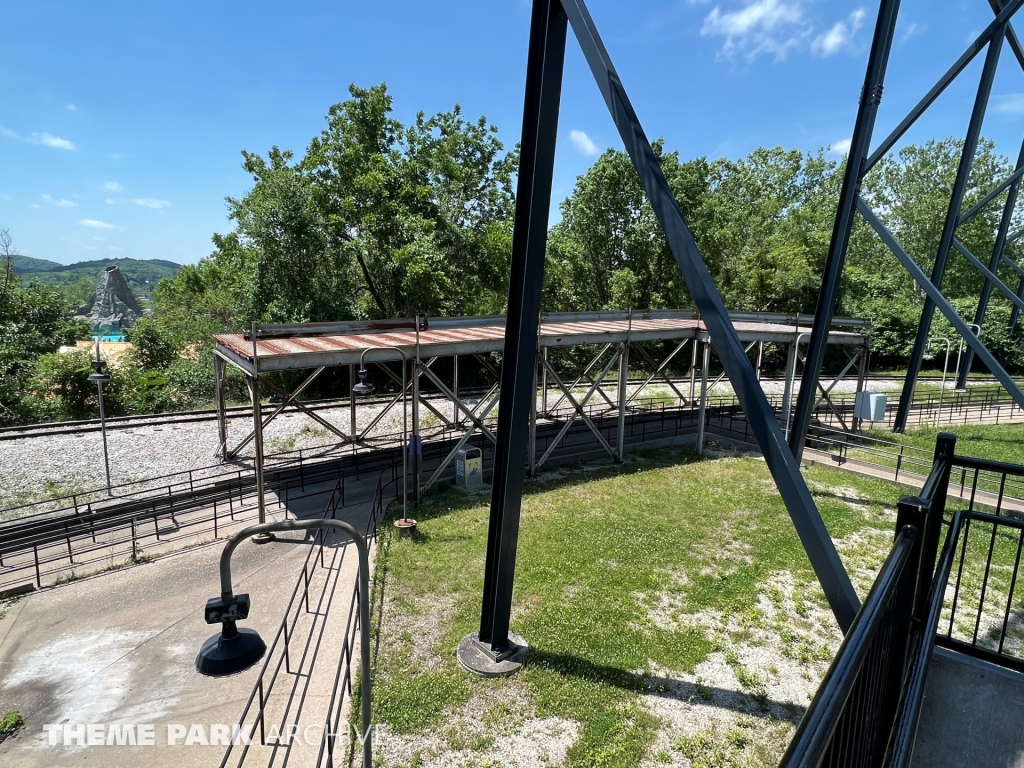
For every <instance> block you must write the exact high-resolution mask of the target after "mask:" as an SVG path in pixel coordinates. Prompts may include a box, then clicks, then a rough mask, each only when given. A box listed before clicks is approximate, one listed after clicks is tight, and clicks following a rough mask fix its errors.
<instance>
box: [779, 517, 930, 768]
mask: <svg viewBox="0 0 1024 768" xmlns="http://www.w3.org/2000/svg"><path fill="white" fill-rule="evenodd" d="M918 538H919V536H918V531H917V529H916V528H914V527H912V526H906V527H905V528H904V529H903V530H902V531H901V532H900V533H899V535H898V536H897V537H896V543H895V545H894V546H893V548H892V551H891V552H890V553H889V557H888V558H887V559H886V561H885V564H884V565H882V568H881V570H880V571H879V574H878V578H877V579H875V583H874V585H873V586H872V588H871V592H870V593H869V594H868V597H867V599H866V600H865V601H864V605H863V606H861V609H860V611H859V612H858V613H857V617H856V618H855V619H854V621H853V625H852V626H851V627H850V631H849V632H848V633H847V635H846V638H845V639H844V640H843V644H842V646H841V647H840V649H839V652H838V653H837V654H836V657H835V660H834V661H833V663H832V666H830V667H829V670H828V672H827V673H826V674H825V679H824V680H823V681H822V684H821V686H820V687H819V688H818V692H817V694H816V695H815V697H814V700H813V701H812V702H811V705H810V707H808V709H807V712H806V713H805V714H804V717H803V719H802V720H801V721H800V726H799V727H798V728H797V731H796V735H794V737H793V740H792V742H790V745H789V749H788V750H787V751H786V754H785V755H784V756H783V758H782V762H780V763H779V765H780V766H785V768H817V766H825V765H827V766H829V768H846V767H847V766H851V767H852V766H871V765H879V764H880V762H881V759H882V756H883V755H884V754H885V748H886V745H887V743H888V739H889V731H888V729H887V728H885V727H884V726H885V724H886V723H891V722H892V718H893V717H894V715H895V713H896V709H897V707H898V705H899V694H900V685H901V683H902V678H903V669H904V666H905V655H906V651H907V642H908V639H909V636H910V627H911V624H910V606H911V603H912V602H913V598H914V586H915V582H916V577H917V573H916V569H915V568H914V560H915V555H916V554H917V552H916V551H915V550H918V551H919V546H918Z"/></svg>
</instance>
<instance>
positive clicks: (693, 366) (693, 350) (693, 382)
mask: <svg viewBox="0 0 1024 768" xmlns="http://www.w3.org/2000/svg"><path fill="white" fill-rule="evenodd" d="M698 346H700V345H699V343H698V342H697V337H696V336H694V337H693V346H692V347H690V404H691V407H692V404H693V400H694V394H695V393H696V390H697V347H698ZM641 349H642V347H641Z"/></svg>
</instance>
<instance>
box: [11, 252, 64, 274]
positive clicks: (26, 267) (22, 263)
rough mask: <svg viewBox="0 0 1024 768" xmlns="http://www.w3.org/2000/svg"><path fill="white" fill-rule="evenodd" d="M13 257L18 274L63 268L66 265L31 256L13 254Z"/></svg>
mask: <svg viewBox="0 0 1024 768" xmlns="http://www.w3.org/2000/svg"><path fill="white" fill-rule="evenodd" d="M11 258H12V260H13V261H14V271H15V272H16V273H18V274H25V273H27V272H45V271H46V270H48V269H62V268H63V267H64V265H63V264H58V263H57V262H56V261H48V260H47V259H34V258H32V257H31V256H13V257H11Z"/></svg>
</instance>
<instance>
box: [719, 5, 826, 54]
mask: <svg viewBox="0 0 1024 768" xmlns="http://www.w3.org/2000/svg"><path fill="white" fill-rule="evenodd" d="M801 2H802V0H792V2H786V0H752V1H751V2H748V3H747V4H746V5H745V6H744V7H743V8H741V9H740V10H738V11H729V12H725V13H723V12H722V9H721V6H715V8H714V9H712V11H711V13H709V14H708V15H707V16H706V17H705V18H704V26H703V27H702V28H701V31H700V33H701V34H702V35H707V36H717V37H724V38H725V42H724V43H723V44H722V51H721V55H722V56H724V57H726V58H732V57H733V56H735V55H736V54H738V53H742V54H744V55H745V56H746V58H747V59H749V60H751V61H752V60H754V59H756V58H757V57H758V56H760V55H761V54H762V53H770V54H774V55H775V58H776V60H780V59H784V58H785V57H786V54H787V53H788V52H789V50H790V49H791V48H793V47H795V46H797V45H799V44H800V41H801V40H803V39H804V38H806V37H807V36H808V35H810V34H811V31H812V27H811V26H810V24H809V23H808V22H807V21H806V19H805V18H804V10H803V7H802V5H801Z"/></svg>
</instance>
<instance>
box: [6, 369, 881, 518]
mask: <svg viewBox="0 0 1024 768" xmlns="http://www.w3.org/2000/svg"><path fill="white" fill-rule="evenodd" d="M896 383H897V382H895V380H893V381H888V380H884V381H874V382H872V383H871V389H873V390H876V391H882V390H885V389H891V388H892V386H895V385H896ZM763 385H764V389H765V391H766V392H767V393H768V394H779V393H781V392H782V390H783V387H784V384H783V382H781V381H765V382H763ZM687 388H688V383H683V384H681V385H679V389H680V390H681V391H682V392H684V393H686V392H687ZM855 388H856V381H855V380H848V381H843V382H840V383H839V384H838V385H837V386H836V388H835V390H834V391H837V392H852V391H854V390H855ZM798 389H799V385H798V386H797V390H798ZM614 390H615V386H614V383H611V385H610V386H608V387H607V388H606V392H607V393H608V395H609V397H610V398H611V399H612V400H614V399H615V395H614ZM634 390H635V387H631V388H630V391H631V392H632V391H634ZM585 392H586V390H585V389H584V390H582V391H578V390H577V391H576V392H574V395H576V397H577V399H578V400H581V399H582V396H583V395H584V394H585ZM577 393H578V394H577ZM671 394H672V393H671V390H670V389H669V387H668V386H667V385H665V384H658V383H657V382H652V384H650V385H649V386H648V387H647V389H646V390H645V392H644V397H665V396H669V395H671ZM711 394H712V395H713V396H719V397H720V396H727V395H730V394H732V390H731V388H730V386H729V384H728V382H727V381H723V382H721V383H720V384H718V385H717V386H716V387H715V388H714V389H713V390H712V393H711ZM557 399H558V397H557V396H556V395H555V394H553V393H552V394H550V395H549V404H550V405H554V403H555V402H556V401H557ZM599 401H600V398H599V396H597V395H595V396H594V397H593V398H592V399H591V402H592V403H596V402H599ZM432 402H433V404H434V405H435V407H436V408H437V409H438V410H439V411H441V412H442V413H444V414H445V415H446V416H447V417H448V418H453V416H454V410H455V409H454V405H453V404H452V403H451V402H450V401H446V400H443V399H436V400H433V401H432ZM468 402H469V403H474V402H475V401H474V400H473V399H469V400H468ZM562 407H567V403H563V404H562ZM382 408H383V405H381V404H366V405H359V406H358V407H357V409H356V414H357V415H356V423H357V425H358V428H359V429H360V430H362V429H363V428H364V427H365V426H366V425H367V424H369V423H370V421H371V420H372V419H373V417H374V416H376V415H377V414H378V413H379V412H380V410H381V409H382ZM267 409H269V406H265V411H264V413H265V414H266V410H267ZM496 411H497V409H495V410H494V411H492V413H491V416H492V417H493V416H495V414H496ZM411 412H412V409H411V407H410V409H409V413H408V415H407V416H408V419H409V424H410V425H411ZM317 413H318V414H319V415H320V416H322V417H323V418H325V419H327V421H329V422H330V423H332V424H334V425H336V426H337V427H339V428H340V429H341V430H342V431H343V432H345V433H348V431H349V429H350V414H349V409H348V407H347V406H340V407H338V408H333V409H329V410H324V411H317ZM420 419H421V427H422V430H423V431H424V432H429V430H430V428H432V427H434V426H436V425H438V424H439V423H440V420H439V419H438V418H437V416H436V415H435V414H433V413H431V412H430V411H429V410H428V409H427V408H425V407H421V409H420ZM401 428H402V411H401V407H398V406H396V407H395V408H393V409H392V410H391V412H390V413H389V414H388V415H387V416H386V417H385V418H384V419H383V420H382V421H381V422H380V423H379V424H378V425H377V427H376V428H375V430H374V432H373V436H383V435H386V434H389V433H398V432H399V431H400V430H401ZM250 429H251V421H250V420H249V419H243V418H234V419H229V420H228V436H229V444H231V445H234V444H235V443H237V442H238V441H239V440H241V439H242V438H243V437H245V435H247V434H248V432H249V430H250ZM338 442H339V441H338V438H337V437H336V436H335V435H333V434H331V433H330V432H329V431H328V430H326V429H325V428H324V427H322V426H321V425H319V424H317V423H316V422H315V421H314V420H312V419H310V418H309V417H308V416H305V415H303V414H301V413H294V412H290V413H286V414H281V415H280V416H278V417H277V418H276V419H275V420H274V421H273V422H271V424H270V425H269V426H268V427H267V429H266V430H265V432H264V444H265V449H264V453H265V455H268V456H270V455H272V454H278V453H282V452H286V451H293V450H297V449H302V450H303V451H306V450H309V449H314V448H327V447H329V446H335V445H337V444H338ZM217 443H218V439H217V423H216V421H212V420H211V421H208V422H193V423H183V424H174V423H169V424H163V425H154V426H139V427H135V428H131V429H111V430H108V432H107V445H108V451H109V455H110V474H111V481H112V483H114V484H115V485H119V484H122V483H129V482H136V481H140V480H144V479H148V478H154V477H158V476H162V475H167V474H171V473H174V472H187V471H188V470H199V469H201V468H206V467H211V466H213V467H215V469H214V470H213V471H214V472H219V471H222V470H223V468H224V466H225V465H224V464H223V463H222V462H221V461H220V459H219V458H218V457H217V456H216V452H217V447H218V445H217ZM252 451H253V445H252V443H250V444H249V446H248V447H247V448H246V449H245V450H244V451H243V452H242V456H241V457H240V459H239V460H237V461H234V462H230V464H231V465H232V466H239V467H244V468H250V467H251V457H252ZM197 476H201V474H200V475H197ZM0 478H2V482H0V509H3V508H4V507H9V506H13V505H15V504H20V503H27V502H30V501H37V500H42V499H47V498H51V497H54V496H63V495H67V494H71V493H81V492H83V491H87V490H95V489H97V488H100V487H102V486H103V483H104V475H103V444H102V437H101V435H100V433H99V432H85V433H75V434H65V435H53V436H49V437H32V438H24V439H20V440H7V441H3V442H0Z"/></svg>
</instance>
